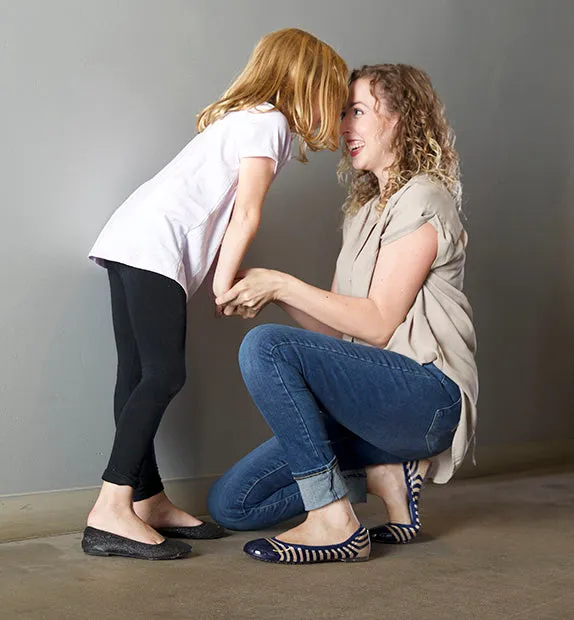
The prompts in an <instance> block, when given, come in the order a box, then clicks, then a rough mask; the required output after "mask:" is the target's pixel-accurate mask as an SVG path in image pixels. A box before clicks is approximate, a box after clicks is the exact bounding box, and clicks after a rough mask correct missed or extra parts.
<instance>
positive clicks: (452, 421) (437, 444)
mask: <svg viewBox="0 0 574 620" xmlns="http://www.w3.org/2000/svg"><path fill="white" fill-rule="evenodd" d="M461 403H462V399H460V398H459V399H458V400H457V401H456V402H455V403H453V404H452V405H450V406H448V407H444V408H443V409H437V410H436V411H435V414H434V416H433V419H432V422H431V423H430V426H429V428H428V430H427V432H426V435H425V440H426V444H427V449H428V451H429V456H433V455H435V454H440V453H441V452H444V451H445V450H446V449H447V448H449V447H450V445H451V444H452V440H453V437H454V433H455V431H456V428H457V426H458V423H459V421H460V411H461Z"/></svg>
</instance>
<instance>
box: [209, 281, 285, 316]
mask: <svg viewBox="0 0 574 620" xmlns="http://www.w3.org/2000/svg"><path fill="white" fill-rule="evenodd" d="M237 278H239V280H238V281H237V282H236V284H234V285H233V287H232V288H230V289H229V290H228V291H227V292H226V293H224V294H223V295H220V296H219V297H217V299H216V300H215V303H216V304H217V306H218V307H220V308H222V314H223V315H225V316H232V315H234V314H238V315H239V316H241V317H243V318H244V319H252V318H254V317H256V316H257V315H258V314H259V312H261V310H262V309H263V308H264V307H265V306H266V305H267V304H269V303H271V302H273V301H277V300H278V299H279V293H280V291H281V288H282V286H283V284H284V282H285V280H286V276H285V274H283V273H281V272H280V271H273V270H271V269H246V270H244V271H241V272H239V273H238V274H237Z"/></svg>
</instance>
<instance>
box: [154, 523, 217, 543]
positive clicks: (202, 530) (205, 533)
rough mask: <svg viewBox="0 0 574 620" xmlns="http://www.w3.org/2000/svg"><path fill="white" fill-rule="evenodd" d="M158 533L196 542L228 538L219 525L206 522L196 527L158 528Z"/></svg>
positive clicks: (156, 529)
mask: <svg viewBox="0 0 574 620" xmlns="http://www.w3.org/2000/svg"><path fill="white" fill-rule="evenodd" d="M154 529H155V531H156V532H158V533H159V534H161V535H162V536H165V537H166V538H190V539H195V540H209V539H213V538H223V537H224V536H228V533H227V532H226V531H225V528H223V527H222V526H221V525H219V523H212V522H210V521H205V522H204V523H202V524H201V525H194V526H183V525H181V526H176V527H156V528H154Z"/></svg>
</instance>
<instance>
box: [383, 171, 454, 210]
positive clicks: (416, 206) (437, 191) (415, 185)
mask: <svg viewBox="0 0 574 620" xmlns="http://www.w3.org/2000/svg"><path fill="white" fill-rule="evenodd" d="M389 202H390V203H392V208H397V209H398V208H399V207H400V209H401V210H404V209H412V210H416V211H419V212H420V210H421V209H423V210H424V211H426V212H429V211H431V212H433V213H436V214H438V215H444V216H446V215H451V216H452V215H457V216H458V209H457V205H456V202H455V200H454V198H453V196H452V195H451V194H450V192H449V191H448V190H447V188H446V187H445V186H444V185H443V184H442V183H440V182H439V181H436V180H435V179H433V178H431V177H429V176H428V175H426V174H418V175H416V176H414V177H413V178H412V179H410V180H409V181H408V182H407V183H406V184H405V185H404V186H403V187H402V188H401V189H400V190H398V192H396V193H395V194H394V196H391V198H390V199H389Z"/></svg>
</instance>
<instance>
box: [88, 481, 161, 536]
mask: <svg viewBox="0 0 574 620" xmlns="http://www.w3.org/2000/svg"><path fill="white" fill-rule="evenodd" d="M132 495H133V489H132V487H129V486H119V485H117V484H112V483H111V482H104V483H103V485H102V488H101V491H100V494H99V496H98V499H97V500H96V503H95V504H94V507H93V508H92V510H91V511H90V514H89V515H88V526H90V527H93V528H96V529H98V530H103V531H104V532H110V533H112V534H117V535H118V536H123V537H124V538H129V539H131V540H137V541H138V542H142V543H146V544H148V545H159V544H160V543H162V542H163V541H164V540H165V539H164V537H163V536H161V535H160V534H158V533H157V532H156V531H155V530H154V529H153V528H152V527H150V526H149V525H148V524H147V523H144V522H143V521H142V520H141V519H140V518H139V517H138V516H137V515H136V513H135V512H134V510H133V508H132Z"/></svg>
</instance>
